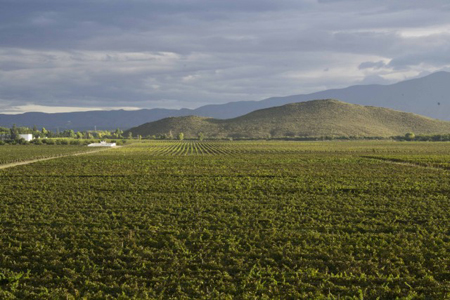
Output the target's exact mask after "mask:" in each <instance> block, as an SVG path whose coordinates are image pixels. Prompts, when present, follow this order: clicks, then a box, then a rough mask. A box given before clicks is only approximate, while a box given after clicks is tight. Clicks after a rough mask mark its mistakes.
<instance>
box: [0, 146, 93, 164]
mask: <svg viewBox="0 0 450 300" xmlns="http://www.w3.org/2000/svg"><path fill="white" fill-rule="evenodd" d="M88 151H92V149H89V148H87V147H85V146H61V145H51V146H35V145H28V146H22V145H20V146H1V147H0V165H2V164H7V163H13V162H19V161H26V160H32V159H41V158H48V157H55V156H56V157H57V156H64V155H68V154H74V153H82V152H88Z"/></svg>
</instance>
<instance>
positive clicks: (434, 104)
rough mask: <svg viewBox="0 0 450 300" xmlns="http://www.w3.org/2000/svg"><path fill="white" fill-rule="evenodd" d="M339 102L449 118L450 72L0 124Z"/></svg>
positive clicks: (117, 120) (124, 123) (4, 118)
mask: <svg viewBox="0 0 450 300" xmlns="http://www.w3.org/2000/svg"><path fill="white" fill-rule="evenodd" d="M331 98H335V99H340V100H342V101H345V102H348V103H353V104H360V105H373V106H382V107H387V108H392V109H396V110H400V111H406V112H413V113H416V114H420V115H425V116H428V117H432V118H436V119H442V120H450V73H448V72H444V71H441V72H436V73H432V74H430V75H427V76H425V77H421V78H414V79H409V80H405V81H401V82H398V83H395V84H391V85H354V86H350V87H346V88H342V89H330V90H325V91H320V92H315V93H310V94H301V95H291V96H284V97H271V98H267V99H263V100H260V101H236V102H228V103H225V104H210V105H204V106H201V107H199V108H196V109H187V108H183V109H179V110H174V109H161V108H155V109H142V110H136V111H125V110H111V111H88V112H73V113H54V114H47V113H37V112H29V113H25V114H18V115H6V114H0V126H7V127H10V126H12V124H16V125H17V126H30V127H31V126H33V125H37V126H40V127H46V128H47V129H51V130H55V129H56V128H59V129H75V130H87V129H91V130H92V129H94V127H96V128H97V129H114V128H117V127H120V128H122V129H127V128H131V127H134V126H138V125H140V124H143V123H146V122H150V121H156V120H159V119H163V118H166V117H171V116H173V117H177V116H186V115H200V116H205V117H213V118H218V119H229V118H234V117H238V116H241V115H244V114H247V113H250V112H252V111H254V110H258V109H263V108H269V107H273V106H280V105H284V104H287V103H296V102H304V101H309V100H313V99H331Z"/></svg>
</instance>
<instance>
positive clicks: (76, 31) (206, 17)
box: [0, 0, 450, 113]
mask: <svg viewBox="0 0 450 300" xmlns="http://www.w3.org/2000/svg"><path fill="white" fill-rule="evenodd" d="M449 53H450V1H448V0H441V1H438V0H427V1H423V0H408V1H405V0H271V1H269V0H124V1H119V0H0V113H21V112H28V111H42V112H62V111H84V110H99V109H108V110H111V109H120V108H124V109H138V108H183V107H185V108H196V107H199V106H202V105H206V104H219V103H226V102H232V101H243V100H262V99H265V98H269V97H272V96H287V95H295V94H305V93H312V92H316V91H321V90H325V89H330V88H342V87H347V86H350V85H355V84H391V83H395V82H398V81H402V80H405V79H409V78H415V77H420V76H424V75H427V74H430V73H432V72H435V71H440V70H446V71H450V55H449Z"/></svg>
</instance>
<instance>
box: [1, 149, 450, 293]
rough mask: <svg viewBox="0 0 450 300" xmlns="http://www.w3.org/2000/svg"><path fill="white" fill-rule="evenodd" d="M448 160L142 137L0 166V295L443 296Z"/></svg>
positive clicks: (447, 154)
mask: <svg viewBox="0 0 450 300" xmlns="http://www.w3.org/2000/svg"><path fill="white" fill-rule="evenodd" d="M11 148H12V146H11ZM25 148H27V147H24V149H25ZM15 149H22V148H21V146H17V147H15ZM27 149H31V148H27ZM1 151H2V148H1V147H0V153H1ZM28 155H29V154H27V153H26V154H24V156H26V157H28ZM15 159H18V158H15ZM449 161H450V143H400V142H386V141H383V142H377V141H372V142H311V143H309V142H308V143H307V142H280V141H268V142H265V141H258V142H247V141H242V142H240V141H239V142H230V141H226V142H225V141H222V142H216V141H214V142H211V141H204V142H198V141H195V142H193V141H183V142H177V141H148V142H142V143H135V144H131V145H127V146H125V147H122V148H119V149H110V150H107V151H102V152H99V153H95V154H86V155H82V156H76V157H62V158H59V159H55V160H48V161H43V162H38V163H35V164H30V165H26V166H18V167H14V168H9V169H5V170H0V249H1V251H0V298H1V299H16V298H17V299H24V298H25V299H48V298H51V299H53V298H55V299H79V298H83V297H86V298H87V299H105V298H106V299H108V298H109V299H116V298H121V299H129V298H135V299H155V298H156V299H170V298H174V299H183V298H186V299H187V298H195V299H273V298H275V299H277V298H287V299H377V298H379V299H395V298H396V297H398V298H399V299H446V298H450V165H449ZM346 297H347V298H346Z"/></svg>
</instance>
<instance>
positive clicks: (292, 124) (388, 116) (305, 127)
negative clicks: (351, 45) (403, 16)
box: [125, 99, 450, 138]
mask: <svg viewBox="0 0 450 300" xmlns="http://www.w3.org/2000/svg"><path fill="white" fill-rule="evenodd" d="M128 132H132V134H133V135H134V136H137V135H142V136H144V137H145V136H152V135H155V136H159V135H163V134H166V135H167V134H168V133H169V132H171V133H172V134H173V136H175V137H176V136H177V135H178V134H179V133H181V132H182V133H183V134H184V136H185V137H187V138H189V137H197V136H198V134H199V133H200V132H202V133H204V135H205V136H206V137H219V138H225V137H235V138H239V137H249V138H267V137H286V136H292V137H293V136H301V137H317V136H360V137H362V136H365V137H368V136H370V137H374V136H378V137H389V136H398V135H405V134H406V133H408V132H413V133H415V134H448V133H450V122H448V121H441V120H436V119H431V118H428V117H423V116H420V115H416V114H413V113H406V112H401V111H396V110H392V109H387V108H381V107H373V106H361V105H357V104H350V103H345V102H341V101H337V100H332V99H328V100H315V101H307V102H300V103H292V104H286V105H283V106H277V107H272V108H266V109H261V110H256V111H254V112H251V113H249V114H246V115H244V116H240V117H237V118H233V119H226V120H223V119H222V120H221V119H213V118H205V117H198V116H186V117H171V118H165V119H162V120H158V121H154V122H150V123H146V124H143V125H141V126H138V127H135V128H131V129H129V130H128V131H127V132H125V135H126V134H128Z"/></svg>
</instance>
